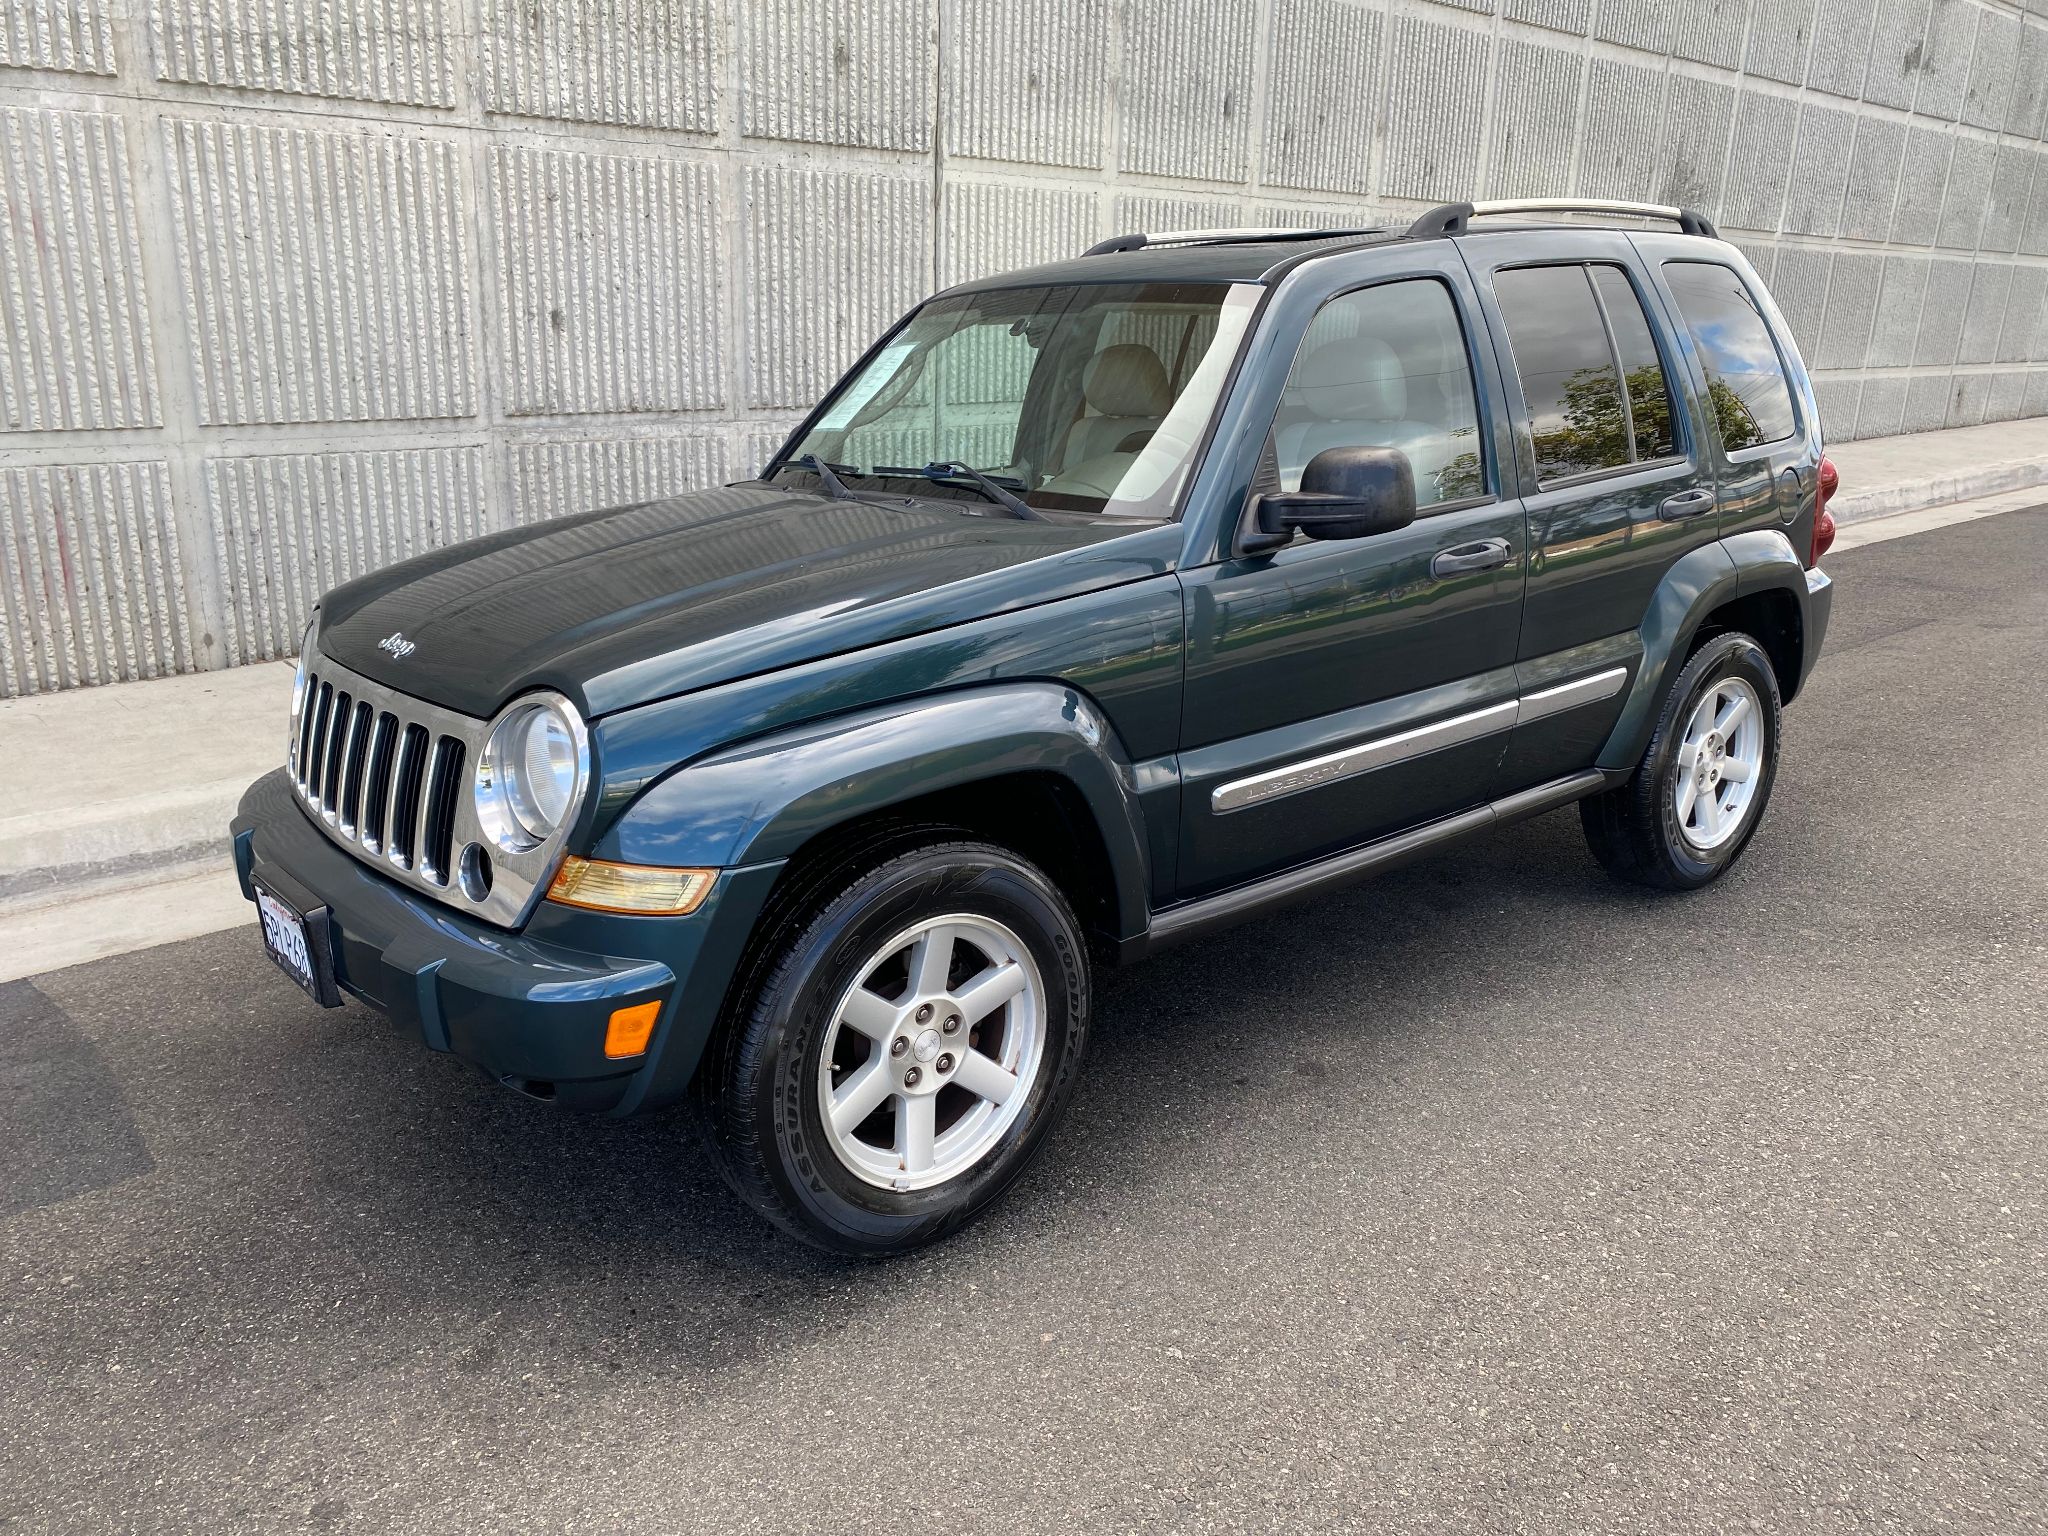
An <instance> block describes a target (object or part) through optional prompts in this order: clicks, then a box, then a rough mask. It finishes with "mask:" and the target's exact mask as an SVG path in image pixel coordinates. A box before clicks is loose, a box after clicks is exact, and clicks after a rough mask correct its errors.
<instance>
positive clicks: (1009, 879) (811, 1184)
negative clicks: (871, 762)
mask: <svg viewBox="0 0 2048 1536" xmlns="http://www.w3.org/2000/svg"><path fill="white" fill-rule="evenodd" d="M771 942H772V943H773V944H774V946H775V948H776V950H777V951H778V953H777V955H776V958H775V959H774V960H773V962H772V963H771V965H770V966H769V968H768V969H767V971H766V973H765V974H764V975H763V976H762V979H761V981H760V982H759V984H758V985H757V986H756V988H755V990H754V992H753V994H752V996H751V998H750V999H749V1000H748V1005H747V1007H746V1011H745V1013H744V1014H743V1015H742V1016H741V1017H739V1018H737V1019H736V1020H735V1021H734V1022H733V1025H732V1027H731V1028H730V1029H729V1031H728V1033H727V1035H726V1037H725V1039H724V1041H723V1043H722V1048H721V1049H720V1050H719V1051H718V1053H717V1054H716V1056H715V1057H714V1058H712V1059H709V1060H707V1062H706V1064H705V1076H706V1080H707V1081H706V1094H705V1102H704V1111H705V1116H704V1118H705V1123H706V1128H707V1130H708V1132H709V1140H710V1143H711V1146H712V1148H713V1151H714V1153H715V1154H716V1156H717V1157H718V1160H719V1162H720V1164H721V1165H722V1167H723V1169H724V1172H725V1174H726V1176H727V1179H728V1181H729V1182H730V1183H731V1184H732V1185H733V1187H734V1188H735V1189H736V1190H737V1191H738V1192H739V1194H740V1195H741V1196H742V1198H744V1199H745V1200H746V1201H747V1202H748V1203H749V1204H750V1205H752V1206H753V1207H754V1208H755V1209H756V1210H758V1211H759V1212H761V1214H762V1215H764V1216H766V1217H767V1218H768V1219H769V1220H771V1221H773V1222H774V1223H776V1225H778V1226H780V1227H781V1228H783V1230H785V1231H787V1232H789V1233H791V1234H792V1235H793V1236H796V1237H799V1238H802V1239H803V1240H804V1241H806V1242H809V1243H813V1244H816V1245H817V1246H819V1247H824V1248H829V1249H833V1250H836V1251H839V1252H845V1253H856V1254H869V1255H882V1254H889V1253H896V1252H901V1251H904V1250H906V1249H909V1248H914V1247H917V1246H919V1245H920V1244H923V1243H927V1242H930V1241H932V1240H934V1239H936V1238H938V1237H942V1236H944V1235H945V1234H947V1233H949V1232H951V1231H953V1230H955V1229H956V1228H958V1227H959V1226H960V1225H962V1224H963V1223H964V1222H966V1221H968V1220H969V1219H971V1218H972V1217H973V1216H974V1215H976V1214H977V1213H978V1212H980V1211H981V1210H983V1209H984V1208H986V1207H987V1206H988V1205H989V1203H990V1202H992V1201H993V1200H994V1199H995V1198H996V1197H997V1196H998V1195H1000V1194H1001V1193H1002V1192H1003V1191H1004V1190H1005V1189H1006V1188H1008V1187H1009V1185H1010V1183H1011V1182H1012V1181H1013V1180H1014V1179H1015V1178H1016V1177H1017V1175H1018V1174H1020V1173H1021V1172H1023V1170H1024V1168H1025V1166H1026V1164H1028V1162H1029V1161H1030V1159H1031V1157H1032V1156H1033V1155H1034V1154H1035V1153H1036V1152H1037V1150H1038V1148H1039V1146H1040V1145H1042V1144H1043V1142H1044V1140H1045V1137H1046V1135H1047V1134H1048V1133H1049V1132H1050V1131H1051V1129H1052V1125H1053V1123H1054V1121H1055V1120H1056V1119H1057V1118H1058V1116H1059V1114H1060V1113H1061V1111H1062V1110H1063V1109H1064V1107H1065V1104H1066V1101H1067V1098H1068V1097H1069V1095H1070V1093H1071V1090H1072V1087H1073V1083H1074V1080H1075V1077H1076V1074H1077V1072H1078V1069H1079V1066H1080V1060H1081V1053H1082V1050H1083V1048H1084V1046H1085V1043H1086V1038H1087V1024H1088V1008H1089V997H1088V982H1089V978H1088V966H1087V956H1086V950H1085V948H1084V946H1083V943H1082V938H1081V933H1080V929H1079V926H1078V924H1077V923H1076V922H1075V920H1074V916H1073V913H1072V911H1071V910H1070V909H1069V907H1068V905H1067V902H1066V900H1065V898H1064V897H1063V896H1062V895H1061V894H1060V892H1059V890H1058V888H1057V887H1055V886H1054V885H1053V884H1052V882H1051V881H1050V880H1049V879H1047V878H1046V876H1045V875H1044V874H1043V873H1042V872H1041V871H1039V870H1038V869H1036V868H1035V867H1033V866H1032V865H1030V864H1028V863H1026V862H1025V861H1024V860H1022V859H1020V858H1018V857H1016V856H1015V855H1014V854H1011V853H1009V852H1007V851H1006V850H1004V849H1000V848H996V847H993V846H991V845H988V844H985V843H974V842H964V841H963V842H946V843H939V844H936V845H933V846H928V847H923V848H918V849H914V850H912V851H910V852H907V853H899V854H897V855H895V856H894V857H890V858H887V859H885V860H883V861H882V862H879V863H877V864H875V865H874V866H873V867H870V868H867V869H855V870H851V871H847V872H845V874H844V875H843V877H842V881H841V883H840V884H839V886H838V889H837V890H836V893H834V894H831V895H830V896H829V899H827V900H825V901H824V902H823V904H822V906H820V907H816V908H813V909H812V910H811V912H810V913H809V914H808V915H806V914H804V913H801V912H799V913H795V914H792V915H791V916H790V917H789V919H788V920H787V922H786V929H785V931H784V932H783V933H781V934H779V935H777V936H776V937H775V939H774V940H772V941H771Z"/></svg>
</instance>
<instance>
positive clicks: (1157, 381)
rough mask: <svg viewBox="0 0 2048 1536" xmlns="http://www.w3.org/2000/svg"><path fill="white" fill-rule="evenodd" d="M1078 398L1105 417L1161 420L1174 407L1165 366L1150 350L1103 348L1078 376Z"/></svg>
mask: <svg viewBox="0 0 2048 1536" xmlns="http://www.w3.org/2000/svg"><path fill="white" fill-rule="evenodd" d="M1081 397H1082V398H1083V399H1084V400H1086V401H1087V402H1088V404H1089V406H1090V407H1091V408H1092V409H1093V410H1095V411H1097V412H1099V413H1100V414H1101V415H1104V416H1151V417H1160V416H1164V415H1165V414H1166V413H1167V411H1168V409H1169V408H1170V407H1171V406H1172V405H1173V398H1172V391H1171V390H1170V389H1169V388H1168V387H1167V382H1166V365H1165V364H1164V363H1162V362H1160V361H1159V354H1158V353H1156V352H1154V351H1153V350H1152V349H1151V348H1150V347H1146V346H1140V345H1139V344H1137V343H1136V342H1123V343H1121V344H1119V345H1117V346H1114V347H1104V348H1103V349H1102V350H1101V351H1100V352H1098V353H1096V354H1095V355H1094V356H1093V357H1091V358H1089V359H1088V366H1087V367H1086V368H1085V369H1084V370H1083V371H1082V373H1081Z"/></svg>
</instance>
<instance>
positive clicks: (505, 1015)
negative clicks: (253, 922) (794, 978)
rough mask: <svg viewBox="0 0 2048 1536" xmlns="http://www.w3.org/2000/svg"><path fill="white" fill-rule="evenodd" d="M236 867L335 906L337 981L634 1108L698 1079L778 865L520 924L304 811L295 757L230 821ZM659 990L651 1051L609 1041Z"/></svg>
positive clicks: (529, 1071) (396, 1014) (502, 1069)
mask: <svg viewBox="0 0 2048 1536" xmlns="http://www.w3.org/2000/svg"><path fill="white" fill-rule="evenodd" d="M232 830H233V834H234V849H235V871H236V874H237V875H238V876H239V878H240V880H241V883H242V894H243V895H245V896H247V897H249V898H250V899H251V900H254V897H255V892H254V890H253V888H252V881H256V880H260V881H262V882H263V884H264V885H266V886H268V887H269V888H270V889H271V890H274V891H276V892H277V893H278V894H279V895H280V896H282V897H284V898H285V899H287V900H288V901H291V902H292V903H294V904H295V905H297V906H298V907H299V909H300V910H301V911H304V912H310V911H313V910H315V909H317V908H321V907H324V908H326V910H327V913H328V922H329V923H330V925H331V935H330V936H331V938H332V941H333V951H334V965H335V971H336V980H337V981H338V982H339V983H340V985H341V987H342V989H343V990H344V991H345V992H348V993H349V994H351V995H353V996H355V997H357V998H360V999H361V1000H362V1001H364V1002H366V1003H369V1004H371V1005H372V1006H374V1007H376V1008H378V1009H380V1010H381V1011H383V1012H384V1013H387V1014H389V1015H390V1016H391V1017H392V1019H393V1020H394V1021H396V1022H397V1023H398V1024H399V1025H400V1027H401V1028H404V1029H405V1030H407V1031H408V1032H416V1033H417V1034H418V1036H419V1039H420V1040H421V1042H422V1043H423V1044H425V1045H427V1046H428V1047H430V1048H431V1049H434V1050H439V1051H449V1052H452V1053H453V1054H455V1055H457V1056H459V1057H461V1058H462V1059H463V1060H465V1061H469V1062H472V1063H474V1064H475V1065H476V1066H478V1067H480V1068H482V1069H483V1070H484V1071H485V1072H487V1073H489V1074H490V1075H491V1076H492V1077H494V1078H497V1079H498V1080H499V1081H501V1082H504V1083H506V1084H507V1085H508V1086H511V1087H515V1088H518V1089H520V1090H522V1091H524V1092H526V1093H528V1094H531V1095H533V1096H535V1097H539V1098H546V1099H552V1100H555V1101H556V1102H559V1103H561V1104H564V1105H567V1106H569V1107H572V1108H579V1109H591V1110H606V1111H610V1112H612V1113H615V1114H631V1113H634V1112H637V1111H639V1110H643V1109H649V1108H652V1107H654V1106H655V1105H657V1104H660V1103H664V1102H667V1101H669V1100H671V1099H674V1098H676V1097H677V1096H679V1095H680V1094H681V1092H682V1091H683V1089H684V1088H685V1087H687V1086H688V1083H689V1079H690V1076H691V1074H692V1072H694V1070H695V1068H696V1063H697V1058H698V1056H699V1055H700V1054H701V1053H702V1050H703V1046H704V1042H705V1040H706V1039H707V1038H708V1037H709V1034H710V1031H711V1028H712V1025H713V1024H714V1022H715V1021H716V1017H717V1013H718V1009H719V1006H720V1004H721V1002H722V1000H723V997H724V992H725V986H726V984H727V982H728V981H729V980H730V978H731V975H732V972H733V970H734V968H735V966H736V964H737V960H738V957H739V953H740V949H741V946H742V944H743V942H744V937H745V932H746V931H748V930H750V929H751V927H752V920H753V917H754V915H755V914H756V913H757V912H758V910H759V906H760V902H761V901H762V900H764V899H765V897H766V893H767V887H768V886H769V885H770V884H772V882H773V872H774V871H773V869H771V868H770V867H768V866H754V867H752V868H750V869H742V870H729V871H727V872H726V873H725V874H724V875H722V876H721V877H720V880H719V883H718V885H717V886H715V887H714V888H713V890H712V893H711V895H710V897H708V898H707V899H706V901H705V902H704V904H703V905H702V906H701V907H699V908H698V910H697V911H696V912H694V913H693V914H691V915H690V916H689V917H685V918H647V917H625V916H616V915H608V914H603V913H596V912H582V911H577V910H574V909H571V908H566V907H556V906H551V905H549V904H548V903H546V902H543V903H541V905H540V907H539V908H538V909H536V911H535V913H534V915H533V917H532V918H531V919H530V920H529V921H528V922H527V924H526V926H525V927H524V929H522V930H521V931H519V932H516V933H513V932H507V931H505V930H503V929H499V928H494V927H492V926H490V925H489V924H486V923H481V922H477V921H476V920H474V919H471V918H468V917H464V916H462V915H460V914H458V913H456V912H454V911H452V910H450V909H449V908H446V907H443V906H441V905H440V904H439V903H437V902H434V901H432V900H430V899H428V898H426V897H424V896H420V895H417V894H415V893H413V892H411V891H409V890H407V889H405V888H404V887H403V886H401V885H399V884H398V883H397V882H396V881H393V880H390V879H387V878H385V877H384V876H383V875H381V874H379V873H378V872H377V871H376V870H374V869H371V868H370V867H368V866H366V865H365V864H363V863H362V862H360V861H359V860H357V859H356V858H355V857H353V856H352V855H351V854H349V853H348V852H347V851H346V850H344V849H342V848H340V847H338V846H337V845H336V844H335V843H333V842H331V841H330V840H329V839H328V838H327V837H326V835H325V834H324V833H322V832H321V831H320V830H319V829H318V828H316V827H315V826H314V825H313V824H312V822H311V820H310V819H309V818H308V817H307V815H306V814H305V811H304V810H303V808H302V807H301V805H300V803H299V799H298V796H297V794H296V793H295V792H294V791H293V788H292V785H291V781H290V778H289V776H288V775H287V773H286V772H285V770H283V769H279V770H278V771H277V772H275V773H271V774H268V775H266V776H265V777H263V778H261V779H258V780H257V781H256V782H255V783H254V784H252V785H250V786H249V789H248V790H247V792H246V793H244V795H243V796H242V801H241V805H240V807H239V809H238V810H237V812H236V815H235V819H234V823H233V829H232ZM649 1001H659V1002H660V1003H661V1005H662V1011H661V1015H660V1017H659V1019H658V1021H657V1023H656V1026H655V1035H654V1039H653V1040H652V1041H650V1042H649V1046H648V1050H647V1052H646V1054H645V1055H643V1056H639V1057H634V1058H631V1059H627V1060H614V1059H612V1058H610V1057H607V1056H606V1055H605V1053H604V1038H605V1026H606V1024H607V1022H608V1021H609V1019H610V1018H611V1015H612V1012H613V1010H614V1009H617V1008H622V1007H628V1006H631V1005H633V1004H635V1003H645V1002H649Z"/></svg>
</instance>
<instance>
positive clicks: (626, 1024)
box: [604, 1002, 661, 1056]
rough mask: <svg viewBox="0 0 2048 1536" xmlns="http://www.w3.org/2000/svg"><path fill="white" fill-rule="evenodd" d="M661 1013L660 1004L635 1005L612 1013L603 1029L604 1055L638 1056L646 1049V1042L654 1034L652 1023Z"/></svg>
mask: <svg viewBox="0 0 2048 1536" xmlns="http://www.w3.org/2000/svg"><path fill="white" fill-rule="evenodd" d="M660 1013H661V1004H660V1003H658V1002H654V1003H635V1004H634V1005H633V1006H632V1007H630V1008H620V1009H616V1010H614V1012H613V1013H612V1018H611V1022H610V1023H609V1024H607V1025H605V1027H604V1053H605V1055H607V1056H638V1055H641V1054H642V1053H644V1052H645V1051H646V1049H647V1041H648V1039H649V1038H650V1037H651V1036H652V1035H653V1034H654V1021H655V1019H656V1018H657V1017H659V1016H660Z"/></svg>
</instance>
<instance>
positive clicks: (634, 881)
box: [548, 857, 718, 917]
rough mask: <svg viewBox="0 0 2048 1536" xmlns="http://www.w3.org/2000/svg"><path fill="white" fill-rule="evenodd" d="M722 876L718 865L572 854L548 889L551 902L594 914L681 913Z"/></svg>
mask: <svg viewBox="0 0 2048 1536" xmlns="http://www.w3.org/2000/svg"><path fill="white" fill-rule="evenodd" d="M717 878H718V871H717V870H715V869H663V868H659V867H657V866H655V865H651V864H610V863H606V862H605V861H604V860H603V859H579V858H575V857H570V858H566V859H564V860H562V867H561V869H560V870H559V871H558V872H557V873H556V875H555V880H554V883H553V884H552V885H550V886H549V887H548V900H549V901H557V902H560V903H561V904H562V905H563V906H565V907H588V908H589V909H590V910H591V911H593V912H631V913H636V914H639V915H642V916H653V917H680V916H682V915H683V914H684V913H685V912H694V911H696V910H697V908H698V907H700V906H702V905H703V902H704V898H705V897H706V896H707V895H709V894H710V892H711V885H712V882H713V881H715V880H716V879H717Z"/></svg>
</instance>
